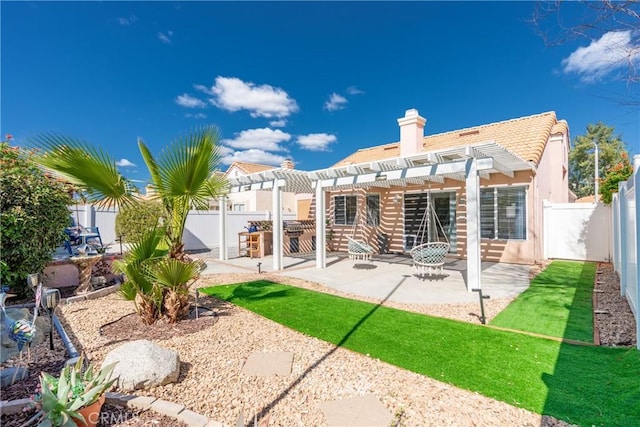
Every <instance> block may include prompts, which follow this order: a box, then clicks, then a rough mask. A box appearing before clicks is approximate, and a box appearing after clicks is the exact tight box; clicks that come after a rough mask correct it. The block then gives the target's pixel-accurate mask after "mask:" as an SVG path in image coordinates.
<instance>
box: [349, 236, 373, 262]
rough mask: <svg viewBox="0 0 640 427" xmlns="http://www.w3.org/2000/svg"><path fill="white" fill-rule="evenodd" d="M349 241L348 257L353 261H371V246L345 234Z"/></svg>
mask: <svg viewBox="0 0 640 427" xmlns="http://www.w3.org/2000/svg"><path fill="white" fill-rule="evenodd" d="M347 240H348V241H349V248H348V252H349V259H352V260H355V261H371V254H373V248H372V247H371V246H369V245H367V244H366V243H365V242H362V241H360V240H355V239H352V238H351V237H349V236H347Z"/></svg>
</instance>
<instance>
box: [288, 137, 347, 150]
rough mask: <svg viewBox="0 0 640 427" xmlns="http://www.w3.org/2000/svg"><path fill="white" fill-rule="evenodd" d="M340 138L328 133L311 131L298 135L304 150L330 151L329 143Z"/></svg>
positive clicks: (299, 142) (299, 143)
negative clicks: (307, 133)
mask: <svg viewBox="0 0 640 427" xmlns="http://www.w3.org/2000/svg"><path fill="white" fill-rule="evenodd" d="M337 140H338V138H336V136H335V135H329V134H327V133H310V134H309V135H300V136H299V137H298V141H297V142H298V145H300V148H302V149H303V150H309V151H328V149H329V144H331V143H332V142H336V141H337Z"/></svg>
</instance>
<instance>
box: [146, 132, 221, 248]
mask: <svg viewBox="0 0 640 427" xmlns="http://www.w3.org/2000/svg"><path fill="white" fill-rule="evenodd" d="M217 141H218V130H217V129H216V128H215V127H204V128H202V129H199V130H196V131H194V132H192V133H191V134H189V135H187V136H184V137H182V138H178V139H177V140H175V141H174V142H173V143H172V145H171V146H170V147H169V149H168V150H166V151H164V152H163V153H162V156H161V157H160V159H159V160H157V161H156V160H155V159H154V158H153V156H151V153H150V152H149V150H148V148H147V147H146V145H145V144H144V143H143V142H142V141H140V142H139V146H140V147H141V148H140V149H141V152H143V157H144V159H145V163H146V164H147V167H148V168H149V170H150V172H151V177H152V180H153V182H154V186H155V188H156V190H157V191H158V194H159V196H160V198H161V199H162V200H163V205H164V206H165V210H166V211H167V220H168V221H169V224H168V226H169V228H168V236H169V238H170V240H171V244H172V246H174V247H176V246H178V245H180V243H181V242H182V235H183V232H184V227H185V223H186V219H187V215H188V214H189V210H190V209H193V208H195V209H206V208H207V207H208V200H209V198H211V197H217V196H218V195H219V194H221V193H222V192H223V191H224V190H225V187H224V185H223V184H224V183H223V182H221V181H220V179H216V180H212V179H211V175H212V174H211V172H212V171H213V170H214V169H216V168H217V166H218V165H219V162H220V151H219V148H218V146H217Z"/></svg>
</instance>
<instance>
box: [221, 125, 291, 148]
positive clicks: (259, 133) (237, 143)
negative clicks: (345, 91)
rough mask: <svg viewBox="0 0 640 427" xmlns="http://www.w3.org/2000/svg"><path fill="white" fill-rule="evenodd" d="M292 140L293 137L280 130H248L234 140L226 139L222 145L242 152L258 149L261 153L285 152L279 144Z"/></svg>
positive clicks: (237, 135) (238, 134)
mask: <svg viewBox="0 0 640 427" xmlns="http://www.w3.org/2000/svg"><path fill="white" fill-rule="evenodd" d="M290 139H291V135H289V134H288V133H286V132H282V131H281V130H280V129H275V130H274V129H269V128H262V129H247V130H243V131H242V132H240V133H237V134H236V137H235V138H234V139H224V140H222V143H223V144H225V145H228V146H230V147H233V148H238V149H240V150H247V149H252V148H256V149H259V150H261V151H284V150H285V149H284V148H283V147H281V146H280V145H279V144H280V143H281V142H286V141H289V140H290Z"/></svg>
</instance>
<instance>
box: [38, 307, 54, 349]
mask: <svg viewBox="0 0 640 427" xmlns="http://www.w3.org/2000/svg"><path fill="white" fill-rule="evenodd" d="M37 309H38V308H37V307H36V310H37ZM49 350H53V308H52V309H50V310H49Z"/></svg>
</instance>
